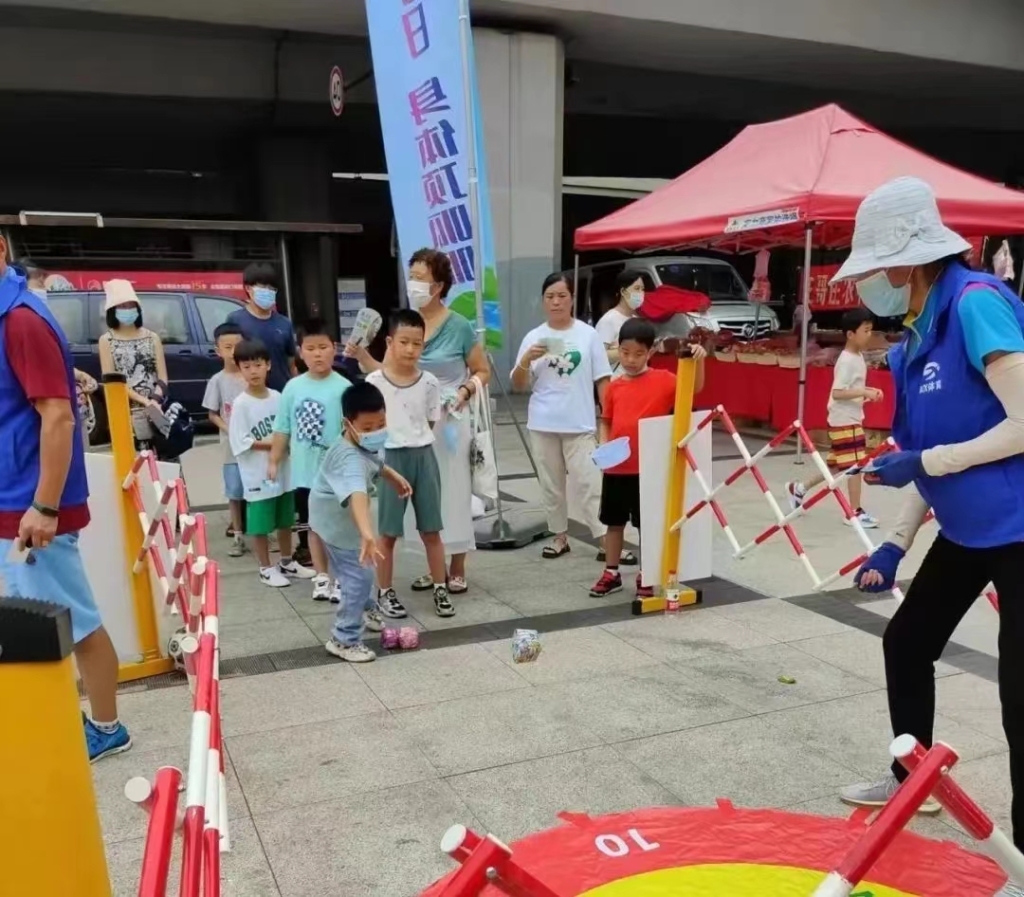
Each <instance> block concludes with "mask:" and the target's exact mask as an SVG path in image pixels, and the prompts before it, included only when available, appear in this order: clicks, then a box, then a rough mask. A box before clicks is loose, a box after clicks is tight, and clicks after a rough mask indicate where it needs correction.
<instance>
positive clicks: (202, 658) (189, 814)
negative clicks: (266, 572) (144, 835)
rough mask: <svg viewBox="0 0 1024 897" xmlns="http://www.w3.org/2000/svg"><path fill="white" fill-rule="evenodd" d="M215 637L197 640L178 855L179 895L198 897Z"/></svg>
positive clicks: (201, 866)
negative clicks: (183, 819) (180, 841)
mask: <svg viewBox="0 0 1024 897" xmlns="http://www.w3.org/2000/svg"><path fill="white" fill-rule="evenodd" d="M214 642H215V639H214V637H213V636H212V635H209V634H205V633H204V634H203V635H202V636H201V637H200V639H199V670H198V675H197V677H196V696H195V704H194V708H195V709H194V710H193V713H192V736H191V742H190V744H189V752H188V788H187V790H186V792H185V833H184V838H183V844H182V854H181V891H180V897H199V895H200V889H201V888H202V871H203V828H204V825H205V810H204V804H205V802H206V776H207V773H208V769H207V764H208V762H209V756H210V732H211V729H212V728H213V718H212V715H211V712H210V705H211V702H212V695H213V666H214V662H215V660H216V658H215V656H214V655H215V644H214Z"/></svg>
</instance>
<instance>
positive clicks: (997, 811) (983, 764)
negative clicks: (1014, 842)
mask: <svg viewBox="0 0 1024 897" xmlns="http://www.w3.org/2000/svg"><path fill="white" fill-rule="evenodd" d="M953 778H954V779H956V782H957V784H958V785H960V787H961V788H963V789H964V791H966V792H967V794H968V795H970V796H971V797H972V798H973V799H974V800H975V801H976V802H977V803H978V805H979V806H980V807H981V808H982V809H983V810H984V811H985V812H986V813H988V814H989V816H991V817H992V819H994V820H995V822H996V824H997V825H999V826H1000V827H1001V828H1002V829H1003V830H1004V831H1005V832H1006V833H1007V834H1009V833H1010V831H1011V826H1010V798H1011V794H1010V760H1009V755H1008V754H995V755H993V756H991V757H982V758H981V759H979V760H966V761H961V762H960V763H958V764H957V765H956V767H955V768H954V769H953Z"/></svg>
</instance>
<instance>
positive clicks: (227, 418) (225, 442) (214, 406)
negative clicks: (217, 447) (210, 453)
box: [203, 371, 245, 464]
mask: <svg viewBox="0 0 1024 897" xmlns="http://www.w3.org/2000/svg"><path fill="white" fill-rule="evenodd" d="M243 392H245V379H244V378H243V377H242V375H241V374H238V373H234V374H232V373H228V372H227V371H217V373H216V374H214V375H213V376H212V377H211V378H210V382H209V383H207V384H206V393H205V394H204V395H203V407H204V408H205V409H206V410H207V411H212V412H213V413H214V414H217V415H220V417H221V419H222V420H223V421H224V423H226V424H228V425H230V423H231V408H232V406H233V405H234V403H235V399H237V398H238V397H239V396H240V395H241V394H242V393H243ZM220 444H221V446H222V447H223V450H224V463H225V464H234V463H235V453H234V452H233V451H231V439H230V438H229V437H228V434H227V433H225V432H224V431H223V430H221V431H220Z"/></svg>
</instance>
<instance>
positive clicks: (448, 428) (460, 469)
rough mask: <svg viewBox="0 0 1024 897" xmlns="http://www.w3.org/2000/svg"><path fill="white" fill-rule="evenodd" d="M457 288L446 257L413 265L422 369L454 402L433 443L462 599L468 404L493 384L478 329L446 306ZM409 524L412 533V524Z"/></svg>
mask: <svg viewBox="0 0 1024 897" xmlns="http://www.w3.org/2000/svg"><path fill="white" fill-rule="evenodd" d="M453 283H454V276H453V273H452V263H451V261H449V259H448V256H447V255H445V254H444V253H443V252H439V251H438V250H436V249H420V250H419V251H417V252H415V253H413V256H412V258H410V259H409V281H408V284H407V292H408V295H409V304H410V306H411V307H412V308H414V309H416V311H418V312H419V313H420V314H421V315H423V320H424V321H426V324H427V334H426V337H427V338H426V345H425V346H424V349H423V355H422V357H421V358H420V367H421V368H422V369H423V370H425V371H428V372H429V373H431V374H433V375H434V376H435V377H437V379H438V381H439V382H440V384H441V389H442V392H443V394H444V395H446V396H448V398H449V401H448V402H447V403H446V405H445V409H444V416H443V417H442V418H441V420H440V421H439V422H438V428H437V429H438V432H439V435H440V438H439V439H437V440H436V441H435V442H434V452H435V453H436V455H437V464H438V467H440V469H441V494H442V507H441V516H442V519H443V520H444V531H443V532H442V533H441V536H442V538H443V540H444V546H445V552H446V554H448V555H449V556H450V557H451V562H450V565H449V567H448V591H449V592H451V593H452V594H453V595H461V594H463V593H464V592H466V590H467V589H468V586H467V583H466V555H467V554H468V553H469V552H470V551H474V550H475V549H476V536H475V534H474V530H473V511H472V498H473V492H472V483H471V471H470V464H469V445H470V442H471V440H472V430H471V427H470V415H469V401H470V399H471V398H472V397H473V394H474V393H475V392H476V391H477V390H479V389H481V388H482V387H484V386H486V385H487V383H488V382H489V381H490V379H491V370H490V366H489V365H488V362H487V354H486V353H485V352H484V350H483V347H482V346H481V345H480V343H479V341H478V340H477V338H476V332H475V331H474V329H473V325H472V324H471V323H470V322H469V321H468V320H466V318H464V317H462V315H459V314H455V313H454V312H451V311H449V310H448V308H447V307H446V306H445V298H446V297H447V296H448V293H449V291H450V290H451V288H452V285H453ZM346 352H347V353H348V354H350V355H353V356H354V357H356V358H357V359H358V360H359V363H360V365H361V366H362V367H363V368H364V369H365V370H366V371H371V370H376V369H377V368H379V367H380V363H379V362H377V361H375V360H374V358H373V357H372V356H371V355H370V354H369V353H368V352H367V351H366V349H365V348H362V347H354V346H349V347H348V349H347V350H346ZM406 523H407V529H408V519H407V521H406ZM412 587H413V590H414V591H429V590H430V589H431V588H433V580H432V579H431V577H430V576H429V575H424V576H421V577H420V578H419V579H417V580H416V581H415V582H414V583H413V586H412Z"/></svg>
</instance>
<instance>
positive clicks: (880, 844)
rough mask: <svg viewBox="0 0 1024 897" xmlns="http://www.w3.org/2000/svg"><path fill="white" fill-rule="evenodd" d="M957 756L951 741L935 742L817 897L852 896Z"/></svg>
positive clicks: (817, 891) (825, 882)
mask: <svg viewBox="0 0 1024 897" xmlns="http://www.w3.org/2000/svg"><path fill="white" fill-rule="evenodd" d="M958 759H959V757H958V756H957V753H956V751H954V750H953V749H952V748H951V747H950V746H949V745H948V744H942V743H939V744H936V745H935V746H934V747H933V748H932V749H931V750H930V751H928V752H927V754H925V755H924V757H922V758H921V762H920V763H919V764H917V767H916V768H915V769H914V771H913V772H912V773H911V774H910V775H909V776H908V777H907V779H906V781H904V782H903V784H902V785H900V787H899V788H898V789H897V790H896V793H895V794H894V795H893V796H892V797H891V798H890V799H889V802H888V803H887V804H886V805H885V806H884V807H883V808H882V809H881V811H880V812H879V814H878V816H876V817H875V820H874V822H872V823H871V825H870V826H868V829H867V831H866V832H865V833H864V835H863V837H861V839H860V840H859V841H858V842H857V843H856V844H855V845H854V847H853V849H852V850H851V851H850V852H849V853H848V854H847V855H846V856H845V857H844V858H843V859H842V860H841V861H840V862H839V864H838V865H837V866H836V868H835V870H834V871H832V872H830V873H829V875H828V877H827V878H826V879H825V881H823V882H822V883H821V884H820V885H819V886H818V889H817V890H816V891H815V892H814V897H849V895H850V894H851V893H852V892H853V889H854V887H855V886H856V885H857V883H858V882H859V881H861V880H862V879H863V878H864V876H865V875H867V873H868V870H869V869H870V868H871V867H872V866H873V865H874V864H875V863H876V862H878V858H879V857H880V856H881V855H882V853H883V852H884V851H885V850H886V849H887V848H888V847H889V846H890V845H891V844H892V842H893V841H894V840H895V839H896V836H897V835H898V834H899V833H900V832H901V831H902V830H903V829H904V828H905V827H906V825H907V823H908V822H910V820H911V819H913V818H914V814H915V813H916V812H917V811H918V809H919V808H920V807H921V804H923V803H924V802H925V800H927V799H928V796H929V795H930V794H931V793H932V792H933V791H934V790H935V788H936V787H937V786H938V784H939V782H941V781H942V778H943V776H945V775H946V774H947V773H948V772H949V770H950V769H952V768H953V766H955V765H956V762H957V760H958Z"/></svg>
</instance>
